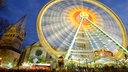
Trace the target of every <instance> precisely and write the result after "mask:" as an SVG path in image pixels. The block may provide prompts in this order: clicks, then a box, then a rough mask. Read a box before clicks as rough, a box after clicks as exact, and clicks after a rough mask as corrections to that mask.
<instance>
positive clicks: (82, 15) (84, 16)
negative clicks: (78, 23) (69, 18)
mask: <svg viewBox="0 0 128 72" xmlns="http://www.w3.org/2000/svg"><path fill="white" fill-rule="evenodd" d="M80 17H81V18H87V19H88V17H89V15H88V14H87V13H86V12H81V13H80Z"/></svg>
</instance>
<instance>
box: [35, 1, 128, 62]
mask: <svg viewBox="0 0 128 72" xmlns="http://www.w3.org/2000/svg"><path fill="white" fill-rule="evenodd" d="M37 32H38V36H39V40H40V42H41V44H42V45H44V46H45V47H46V48H45V50H46V51H47V52H48V53H49V54H50V55H51V56H53V57H54V58H56V57H59V56H64V58H65V59H68V58H72V59H74V60H78V58H81V59H82V58H83V59H84V58H85V57H88V56H89V54H91V52H93V51H95V50H97V49H100V48H104V49H105V50H109V51H111V52H113V54H114V57H116V58H120V57H122V55H123V54H124V53H125V54H126V55H127V53H128V51H127V50H126V49H125V47H126V31H125V28H124V26H123V23H122V21H121V20H120V19H119V17H118V16H117V15H116V14H115V13H114V12H113V11H112V10H111V9H110V8H108V7H107V6H105V5H104V4H102V3H100V2H98V1H96V0H51V1H50V2H48V3H47V4H46V5H45V6H44V7H43V8H42V9H41V11H40V13H39V16H38V20H37Z"/></svg>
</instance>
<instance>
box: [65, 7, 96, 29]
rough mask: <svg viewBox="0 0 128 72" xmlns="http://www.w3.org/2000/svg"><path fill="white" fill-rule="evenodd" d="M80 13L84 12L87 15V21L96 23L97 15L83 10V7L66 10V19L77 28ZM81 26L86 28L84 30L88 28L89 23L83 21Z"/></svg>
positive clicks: (86, 9) (88, 10)
mask: <svg viewBox="0 0 128 72" xmlns="http://www.w3.org/2000/svg"><path fill="white" fill-rule="evenodd" d="M81 12H86V13H87V14H88V15H89V17H88V19H89V20H91V21H92V22H94V23H97V22H96V21H98V19H97V17H98V14H97V13H96V12H94V11H92V10H90V9H88V8H85V7H84V8H83V7H78V6H74V7H71V8H70V9H67V11H66V17H67V18H69V19H68V20H70V21H71V22H70V23H72V24H75V25H76V26H78V25H79V24H80V21H81V18H80V13H81ZM82 26H83V27H86V28H90V26H89V22H87V21H86V19H84V20H83V25H82Z"/></svg>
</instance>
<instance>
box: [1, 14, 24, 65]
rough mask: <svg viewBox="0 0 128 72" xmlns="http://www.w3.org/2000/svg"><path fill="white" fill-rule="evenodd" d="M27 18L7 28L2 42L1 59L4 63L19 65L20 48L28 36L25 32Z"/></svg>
mask: <svg viewBox="0 0 128 72" xmlns="http://www.w3.org/2000/svg"><path fill="white" fill-rule="evenodd" d="M25 20H26V16H23V17H22V18H21V19H19V20H18V21H17V22H16V23H15V24H14V25H10V26H8V27H7V29H6V31H5V33H4V34H3V36H2V37H1V40H0V57H1V58H2V62H3V63H4V64H5V63H7V62H12V63H14V64H16V63H17V61H18V59H19V57H20V51H19V50H20V47H21V45H22V42H23V40H24V38H25V36H26V31H25Z"/></svg>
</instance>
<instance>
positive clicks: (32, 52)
mask: <svg viewBox="0 0 128 72" xmlns="http://www.w3.org/2000/svg"><path fill="white" fill-rule="evenodd" d="M45 58H46V52H45V51H44V49H43V46H41V45H40V42H35V43H33V44H32V45H30V46H26V47H25V48H24V49H23V50H22V53H21V56H20V59H19V60H20V61H19V65H21V64H22V63H23V62H32V63H34V62H36V63H40V62H44V61H45ZM36 59H37V61H34V60H36Z"/></svg>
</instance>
